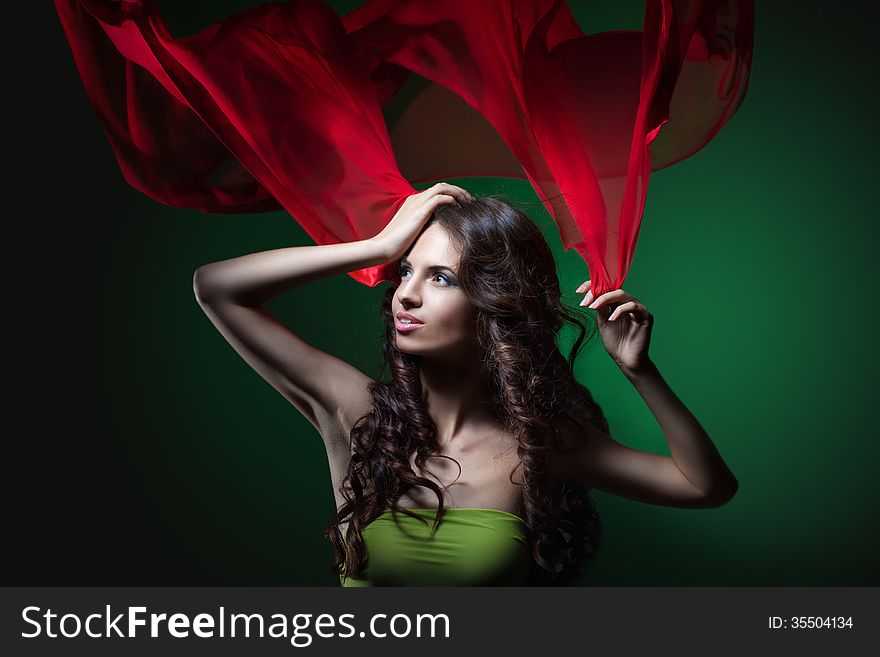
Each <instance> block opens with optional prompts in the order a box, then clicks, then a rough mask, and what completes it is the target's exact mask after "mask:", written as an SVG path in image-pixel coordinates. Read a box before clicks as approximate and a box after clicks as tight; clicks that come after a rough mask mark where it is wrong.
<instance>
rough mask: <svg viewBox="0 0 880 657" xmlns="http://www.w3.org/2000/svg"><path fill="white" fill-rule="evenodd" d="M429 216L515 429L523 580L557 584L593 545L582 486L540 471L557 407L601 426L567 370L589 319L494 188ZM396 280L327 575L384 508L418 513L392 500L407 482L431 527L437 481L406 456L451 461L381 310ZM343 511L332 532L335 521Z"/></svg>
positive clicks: (339, 568) (355, 551)
mask: <svg viewBox="0 0 880 657" xmlns="http://www.w3.org/2000/svg"><path fill="white" fill-rule="evenodd" d="M435 222H436V223H438V224H439V225H440V226H441V227H442V228H444V229H445V230H446V232H447V233H448V235H449V236H450V237H451V238H452V239H453V240H454V241H455V242H456V244H457V245H458V246H459V249H460V253H461V261H460V264H459V268H458V272H457V274H458V279H459V285H460V287H461V288H462V290H463V292H464V293H465V294H466V295H467V296H468V298H469V300H470V301H471V303H472V304H473V306H474V308H475V310H476V318H477V319H476V327H477V333H478V335H477V342H478V345H479V348H480V350H481V353H482V354H483V358H482V362H481V365H482V368H483V373H484V375H485V376H486V377H487V381H488V383H489V389H490V391H491V395H492V412H493V413H494V415H495V417H496V418H497V419H498V421H499V422H501V423H502V424H503V425H504V427H505V429H506V430H507V431H509V432H510V433H511V434H512V435H513V436H514V437H515V439H516V444H517V455H518V457H519V460H520V465H519V466H518V467H522V483H521V484H520V483H516V482H513V479H511V482H512V483H516V485H519V486H522V496H523V516H524V521H525V525H526V534H527V538H528V540H529V544H530V545H531V546H532V556H533V564H532V569H531V575H530V577H529V581H528V584H529V585H535V586H542V585H543V586H546V585H566V584H568V583H570V582H571V580H573V579H574V578H575V577H577V576H578V575H579V573H580V568H581V565H582V562H583V561H584V560H585V558H587V557H592V556H594V554H595V552H596V549H597V547H598V541H599V533H600V521H599V516H598V513H597V512H596V508H595V503H594V502H593V500H592V498H590V496H589V490H590V489H589V488H587V487H586V486H585V485H583V484H576V483H572V482H564V483H558V484H554V483H553V482H552V481H550V480H549V478H548V476H547V472H546V452H547V451H548V450H550V449H564V446H563V444H562V442H561V436H560V422H561V421H562V420H563V418H568V419H570V420H573V421H574V422H576V423H577V424H578V426H581V427H582V426H583V424H582V422H584V421H586V422H590V423H592V424H593V425H594V426H596V427H597V428H599V429H600V430H602V431H604V432H606V433H607V432H608V423H607V420H606V419H605V417H604V414H603V413H602V410H601V408H600V407H599V406H598V404H596V402H595V401H594V400H593V397H592V395H591V394H590V392H589V390H587V388H586V387H584V386H583V385H581V384H580V383H578V382H577V381H576V380H575V378H574V362H575V359H576V358H577V355H578V353H579V352H580V350H581V348H582V346H583V345H584V341H585V338H586V339H587V342H589V341H590V340H591V339H592V338H593V337H594V335H595V333H594V332H593V331H592V330H591V329H593V328H594V327H595V324H593V322H592V321H591V320H590V321H588V320H585V319H582V318H581V316H580V315H578V314H577V313H576V312H574V311H573V309H571V308H569V307H567V306H566V305H565V304H563V303H562V298H561V289H560V285H559V278H558V276H557V272H556V263H555V260H554V258H553V254H552V251H551V250H550V247H549V245H548V244H547V241H546V240H545V239H544V236H543V235H542V234H541V231H540V230H539V229H538V227H537V226H536V225H535V224H534V222H533V221H532V220H531V219H530V218H529V217H528V215H526V214H525V213H524V212H522V211H521V210H519V209H518V208H516V207H514V206H512V205H510V204H508V203H506V202H504V201H503V200H501V199H500V198H498V197H497V195H496V196H483V197H477V198H476V199H475V200H474V201H472V202H470V203H465V204H463V205H461V206H454V205H446V206H441V207H440V208H438V209H437V211H436V212H435V213H434V214H433V216H432V217H431V219H430V220H429V221H428V222H427V223H426V225H425V227H426V228H427V226H429V225H431V224H432V223H435ZM398 284H399V281H398ZM396 288H397V285H392V287H390V288H389V289H388V290H386V292H385V296H384V299H383V302H382V315H383V318H384V321H385V334H384V357H385V362H384V369H383V373H386V374H387V373H390V380H388V381H386V382H373V383H371V384H370V387H369V390H370V394H371V396H372V406H371V409H370V411H369V412H368V413H367V414H366V415H364V416H363V417H361V418H360V419H359V420H358V421H357V422H356V423H355V425H354V427H353V429H352V431H351V450H352V456H351V461H350V463H349V466H348V471H347V473H346V476H345V478H344V479H343V481H342V485H341V487H340V493H341V494H342V496H343V498H344V500H345V502H344V504H343V505H342V506H341V507H340V508H339V509H338V510H337V512H336V514H335V515H334V517H333V519H332V520H331V521H330V523H329V525H328V526H327V529H326V531H325V533H324V535H325V537H326V538H328V539H329V540H330V541H331V542H332V543H333V546H334V549H335V553H336V554H335V559H334V561H333V563H332V566H331V570H332V571H333V572H334V573H336V574H337V575H343V576H346V575H348V576H352V577H358V576H360V575H361V573H362V572H363V568H364V566H365V564H366V557H367V555H366V545H365V542H364V539H363V534H362V529H363V528H364V527H366V526H367V525H368V524H369V523H370V522H372V521H373V520H374V519H375V518H376V517H377V516H379V515H380V514H381V513H382V512H383V511H385V510H386V509H394V510H395V511H397V512H400V513H404V514H406V515H409V516H412V517H416V518H418V519H419V520H421V521H422V522H425V521H424V519H423V518H421V517H420V516H417V515H416V514H413V513H412V512H410V511H408V510H407V509H405V508H404V507H401V506H399V504H398V500H399V498H400V497H401V496H402V495H403V494H405V493H406V492H407V491H408V490H410V489H411V488H412V487H414V486H423V487H426V488H429V489H431V490H432V491H434V493H435V494H436V495H437V500H438V504H437V507H438V513H437V515H436V517H435V519H434V525H433V527H434V529H436V528H437V526H438V525H439V523H440V520H441V518H442V515H443V511H444V507H443V492H442V490H441V489H440V487H439V486H438V485H437V484H436V483H434V482H433V481H431V480H429V479H426V478H424V477H420V476H417V475H416V474H415V472H414V471H413V469H412V468H411V467H410V456H411V455H412V454H415V455H416V458H415V463H416V465H417V467H418V468H420V469H421V470H424V464H425V461H426V460H427V459H428V458H431V457H437V456H442V457H443V458H449V459H450V460H453V461H455V459H452V458H451V457H449V456H445V455H439V444H438V442H437V433H436V426H435V424H434V421H433V419H432V418H431V416H430V414H429V413H428V410H427V406H426V404H425V402H424V398H423V392H422V385H421V379H420V376H419V368H418V357H417V356H413V355H411V354H407V353H405V352H401V351H399V350H398V349H397V346H396V333H395V328H394V318H393V317H392V312H391V301H392V298H393V296H394V292H395V290H396ZM566 322H568V323H569V324H571V325H572V326H574V327H575V328H576V329H577V330H578V335H577V338H576V340H575V341H574V343H573V345H572V348H571V351H570V353H569V356H568V360H567V361H566V359H565V357H564V356H563V355H562V353H561V352H560V350H559V348H558V346H557V335H558V334H559V331H560V330H561V329H562V327H563V325H564V324H565V323H566ZM588 326H589V327H590V328H589V329H588ZM455 462H456V464H458V462H457V461H455ZM459 468H460V464H459ZM510 476H511V477H512V476H513V473H511V475H510ZM349 518H350V520H349V524H348V529H347V531H346V535H345V539H344V540H343V537H342V533H341V531H340V525H342V524H343V523H344V522H346V519H349Z"/></svg>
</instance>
